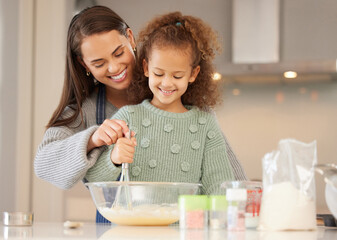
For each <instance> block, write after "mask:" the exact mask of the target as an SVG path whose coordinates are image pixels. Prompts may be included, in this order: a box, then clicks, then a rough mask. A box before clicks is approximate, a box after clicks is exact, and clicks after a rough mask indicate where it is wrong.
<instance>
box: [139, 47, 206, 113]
mask: <svg viewBox="0 0 337 240" xmlns="http://www.w3.org/2000/svg"><path fill="white" fill-rule="evenodd" d="M191 63H192V58H191V49H190V48H187V49H177V48H174V47H164V48H157V47H154V48H153V49H152V51H151V53H150V56H149V62H146V61H145V60H144V61H143V68H144V75H145V76H146V77H148V78H149V87H150V89H151V91H152V93H153V99H152V101H151V103H152V104H153V105H154V106H156V107H158V108H160V109H162V110H165V111H169V112H185V111H186V108H185V107H184V106H183V104H182V102H181V96H182V95H183V94H184V93H185V92H186V89H187V87H188V84H189V83H192V82H194V81H195V79H196V77H197V75H198V73H199V71H200V66H197V67H196V68H194V69H192V66H191Z"/></svg>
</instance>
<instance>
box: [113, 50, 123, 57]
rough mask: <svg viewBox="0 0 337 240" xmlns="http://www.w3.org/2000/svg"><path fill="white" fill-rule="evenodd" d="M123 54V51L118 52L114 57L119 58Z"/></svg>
mask: <svg viewBox="0 0 337 240" xmlns="http://www.w3.org/2000/svg"><path fill="white" fill-rule="evenodd" d="M123 54H124V51H122V52H120V53H116V55H115V56H116V57H120V56H122V55H123Z"/></svg>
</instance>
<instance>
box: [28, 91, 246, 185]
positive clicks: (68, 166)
mask: <svg viewBox="0 0 337 240" xmlns="http://www.w3.org/2000/svg"><path fill="white" fill-rule="evenodd" d="M96 102H97V93H95V92H94V93H93V94H92V95H91V96H90V97H89V98H87V99H86V100H85V101H84V103H83V105H82V112H83V118H84V125H81V124H80V122H81V117H80V116H78V118H77V119H76V121H75V122H74V123H72V124H71V126H69V127H65V126H63V127H51V128H48V129H47V131H46V132H45V134H44V137H43V140H42V142H41V144H40V145H39V147H38V149H37V153H36V156H35V160H34V170H35V174H36V176H37V177H39V178H41V179H43V180H45V181H48V182H50V183H52V184H53V185H55V186H57V187H59V188H62V189H69V188H71V187H72V186H74V185H75V184H76V183H77V182H78V181H81V180H82V179H83V178H84V176H85V174H86V172H87V171H88V169H89V168H91V167H92V166H93V165H94V164H95V163H96V161H97V158H98V157H99V156H100V154H101V153H102V152H103V151H104V150H105V149H106V147H105V146H104V147H100V148H96V149H93V150H92V151H91V152H90V153H88V154H87V145H88V141H89V138H90V136H91V135H92V134H93V133H94V131H95V130H96V129H97V128H98V126H97V124H96ZM117 110H118V109H117V108H116V107H114V106H113V105H112V104H110V103H109V102H108V101H107V102H106V106H105V111H106V116H112V115H113V114H114V113H116V112H117ZM72 111H73V110H71V109H70V108H67V109H66V110H65V111H64V113H63V115H62V116H63V117H66V116H70V115H71V113H72ZM225 142H226V147H227V148H226V151H227V156H228V158H229V161H230V163H231V165H232V168H233V170H234V175H235V177H236V179H237V180H245V179H247V178H246V175H245V173H244V170H243V168H242V166H241V164H240V163H239V162H238V160H237V159H236V157H235V155H234V153H233V152H232V150H231V148H230V146H229V145H228V143H227V141H226V139H225Z"/></svg>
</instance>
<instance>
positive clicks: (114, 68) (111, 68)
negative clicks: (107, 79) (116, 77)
mask: <svg viewBox="0 0 337 240" xmlns="http://www.w3.org/2000/svg"><path fill="white" fill-rule="evenodd" d="M118 70H119V66H118V64H117V63H116V62H112V63H109V66H108V71H109V73H112V74H117V73H118Z"/></svg>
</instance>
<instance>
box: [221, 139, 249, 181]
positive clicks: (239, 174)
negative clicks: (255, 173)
mask: <svg viewBox="0 0 337 240" xmlns="http://www.w3.org/2000/svg"><path fill="white" fill-rule="evenodd" d="M222 135H223V138H224V140H225V144H226V153H227V157H228V160H229V163H230V165H231V166H232V169H233V174H234V177H235V179H236V180H238V181H245V180H248V178H247V176H246V173H245V171H244V169H243V167H242V165H241V163H240V162H239V160H238V159H237V158H236V156H235V154H234V152H233V150H232V148H231V146H230V145H229V143H228V140H227V138H226V136H225V135H224V134H222Z"/></svg>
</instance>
